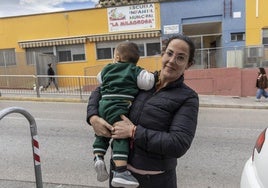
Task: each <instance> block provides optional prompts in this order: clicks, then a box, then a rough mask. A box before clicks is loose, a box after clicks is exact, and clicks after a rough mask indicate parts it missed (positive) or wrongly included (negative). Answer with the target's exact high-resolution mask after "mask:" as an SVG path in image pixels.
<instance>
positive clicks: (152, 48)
mask: <svg viewBox="0 0 268 188" xmlns="http://www.w3.org/2000/svg"><path fill="white" fill-rule="evenodd" d="M146 49H147V56H153V55H159V54H161V51H160V43H148V44H146Z"/></svg>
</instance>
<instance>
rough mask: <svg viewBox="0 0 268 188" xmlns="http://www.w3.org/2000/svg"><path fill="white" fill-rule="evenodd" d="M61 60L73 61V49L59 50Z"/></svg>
mask: <svg viewBox="0 0 268 188" xmlns="http://www.w3.org/2000/svg"><path fill="white" fill-rule="evenodd" d="M58 58H59V62H63V61H72V54H71V51H58Z"/></svg>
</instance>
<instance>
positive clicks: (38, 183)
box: [0, 107, 43, 188]
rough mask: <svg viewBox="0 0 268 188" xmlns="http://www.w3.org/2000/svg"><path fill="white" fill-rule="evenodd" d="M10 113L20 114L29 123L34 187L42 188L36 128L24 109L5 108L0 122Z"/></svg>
mask: <svg viewBox="0 0 268 188" xmlns="http://www.w3.org/2000/svg"><path fill="white" fill-rule="evenodd" d="M11 113H20V114H22V115H24V117H25V118H26V119H27V120H28V121H29V123H30V130H31V137H32V149H33V160H34V170H35V180H36V187H37V188H43V182H42V173H41V162H40V156H39V143H38V139H37V127H36V123H35V119H34V118H33V116H32V115H31V114H30V113H29V112H27V111H26V110H25V109H24V108H20V107H9V108H5V109H3V110H1V111H0V120H1V119H2V118H3V117H5V116H6V115H8V114H11Z"/></svg>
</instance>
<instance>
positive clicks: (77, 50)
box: [56, 44, 86, 62]
mask: <svg viewBox="0 0 268 188" xmlns="http://www.w3.org/2000/svg"><path fill="white" fill-rule="evenodd" d="M56 51H57V57H58V61H59V62H69V61H84V60H85V59H86V55H85V47H84V44H74V45H63V46H56Z"/></svg>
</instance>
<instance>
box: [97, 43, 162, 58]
mask: <svg viewBox="0 0 268 188" xmlns="http://www.w3.org/2000/svg"><path fill="white" fill-rule="evenodd" d="M120 42H123V41H113V42H98V43H97V44H96V48H97V49H96V52H97V59H98V60H101V59H112V58H113V53H114V48H115V47H116V45H117V44H118V43H120ZM131 42H135V43H136V44H137V45H138V47H139V50H140V56H141V57H143V56H153V55H158V54H160V53H161V44H160V42H159V39H140V40H131Z"/></svg>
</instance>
